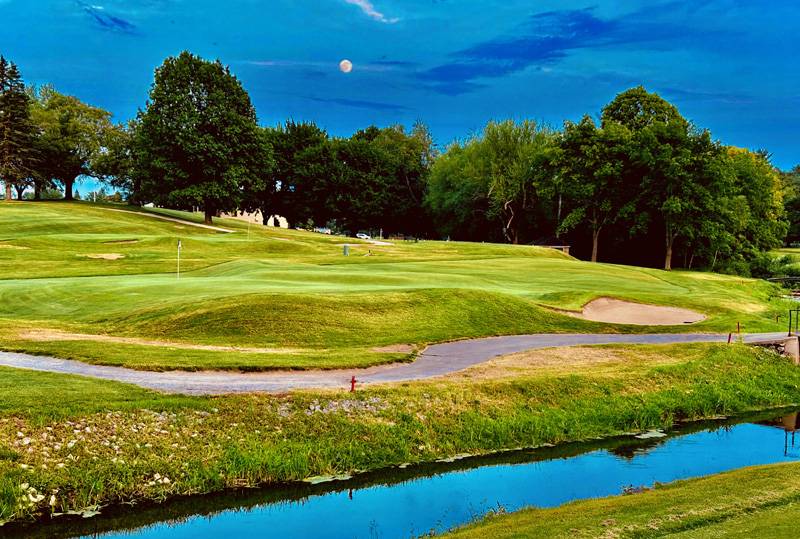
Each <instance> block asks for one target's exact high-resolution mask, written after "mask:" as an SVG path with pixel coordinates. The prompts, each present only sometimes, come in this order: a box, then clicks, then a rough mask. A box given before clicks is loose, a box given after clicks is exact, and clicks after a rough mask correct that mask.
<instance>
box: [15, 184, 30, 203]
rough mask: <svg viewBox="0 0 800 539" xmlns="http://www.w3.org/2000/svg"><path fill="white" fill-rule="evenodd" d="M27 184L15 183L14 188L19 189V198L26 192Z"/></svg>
mask: <svg viewBox="0 0 800 539" xmlns="http://www.w3.org/2000/svg"><path fill="white" fill-rule="evenodd" d="M25 187H27V186H26V185H25V184H21V185H15V186H14V189H16V190H17V200H22V197H23V195H24V194H25Z"/></svg>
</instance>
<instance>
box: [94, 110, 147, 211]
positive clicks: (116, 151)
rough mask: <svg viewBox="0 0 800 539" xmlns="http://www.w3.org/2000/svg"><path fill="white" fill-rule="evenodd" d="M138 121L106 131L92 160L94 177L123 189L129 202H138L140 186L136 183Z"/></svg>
mask: <svg viewBox="0 0 800 539" xmlns="http://www.w3.org/2000/svg"><path fill="white" fill-rule="evenodd" d="M136 127H137V124H136V121H130V122H128V124H127V125H125V124H115V125H111V126H110V127H109V128H108V129H106V130H105V133H104V137H103V144H102V147H101V148H100V151H99V152H98V153H97V155H96V156H95V157H94V159H93V160H92V173H93V174H94V176H95V177H96V178H98V179H100V180H102V181H104V182H106V183H108V184H109V185H111V186H112V187H115V188H117V189H121V190H122V191H123V192H124V193H126V194H127V196H128V200H129V201H131V202H135V201H136V195H137V194H138V193H139V191H140V189H139V186H138V185H136V184H135V183H134V170H135V166H136V165H135V162H134V151H135V149H134V145H133V144H134V136H135V133H136Z"/></svg>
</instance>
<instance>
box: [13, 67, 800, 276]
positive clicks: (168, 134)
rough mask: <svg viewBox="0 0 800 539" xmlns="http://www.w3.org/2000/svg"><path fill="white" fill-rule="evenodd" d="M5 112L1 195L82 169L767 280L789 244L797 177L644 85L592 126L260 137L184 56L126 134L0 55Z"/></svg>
mask: <svg viewBox="0 0 800 539" xmlns="http://www.w3.org/2000/svg"><path fill="white" fill-rule="evenodd" d="M0 112H1V113H2V114H0V179H2V180H4V182H5V185H6V199H11V198H12V189H13V190H16V191H17V195H18V198H21V196H22V194H23V193H24V192H26V190H28V191H30V190H32V191H33V198H39V197H40V196H41V193H42V192H43V191H45V190H49V189H52V188H53V187H54V186H59V187H61V188H62V189H63V190H64V198H66V199H71V198H72V194H73V184H74V182H75V181H76V179H77V178H79V177H81V176H93V177H96V178H99V179H101V180H103V181H104V182H106V183H108V184H109V185H111V186H113V187H115V188H117V189H120V190H122V191H123V192H124V193H125V194H126V197H127V199H128V201H129V202H131V203H135V204H144V203H154V204H156V205H160V206H165V207H171V208H177V209H194V208H200V209H201V210H202V211H203V213H204V215H205V220H206V221H207V222H211V220H212V218H213V217H214V216H215V215H219V214H220V213H222V212H226V213H231V212H236V211H248V212H251V211H256V210H258V211H260V212H261V214H262V216H263V219H264V222H265V223H266V222H267V220H268V219H269V217H271V216H273V215H281V216H283V217H285V218H286V219H287V220H288V221H289V222H290V224H291V226H299V227H312V226H328V227H330V228H333V229H335V230H337V231H340V232H344V233H355V232H357V231H370V230H372V231H378V230H383V231H384V232H385V233H387V234H405V235H412V236H419V237H442V238H444V237H446V238H452V239H459V240H469V241H505V242H509V243H538V244H570V245H572V246H573V252H574V253H576V254H578V256H581V257H584V258H589V259H591V260H593V261H597V260H601V261H609V262H623V263H635V264H643V265H653V266H657V265H661V266H663V267H665V268H666V269H671V268H672V267H673V266H680V267H686V268H707V269H711V270H715V271H725V272H731V273H740V274H749V273H758V272H759V271H761V269H760V268H761V267H762V266H764V265H765V264H768V262H767V261H766V260H767V257H766V255H765V253H766V252H768V251H769V250H770V249H773V248H775V247H778V246H780V245H781V244H782V243H783V241H784V240H785V239H786V238H787V233H789V238H790V239H791V238H792V237H796V238H797V240H800V228H798V227H800V225H798V221H800V197H798V194H797V193H798V192H800V174H798V169H797V168H796V169H795V170H794V171H793V172H787V173H781V172H780V171H778V170H777V169H776V168H775V167H774V166H773V165H772V164H771V163H770V156H769V154H768V153H767V152H765V151H756V152H753V151H749V150H745V149H740V148H735V147H730V146H725V145H724V144H722V143H721V142H719V141H717V140H714V139H713V138H712V136H711V134H710V133H709V131H708V130H704V129H700V128H698V127H697V126H695V125H693V124H692V123H691V122H689V121H687V120H686V119H685V118H684V117H683V116H681V114H680V112H679V111H678V109H677V108H676V107H675V106H674V105H672V104H671V103H669V102H667V101H666V100H664V99H662V98H661V97H660V96H658V95H657V94H654V93H650V92H647V91H646V90H645V89H644V88H642V87H637V88H631V89H629V90H626V91H624V92H622V93H620V94H619V95H618V96H617V97H616V98H615V99H614V100H613V101H612V102H611V103H609V104H608V105H606V106H605V107H604V108H603V109H602V111H601V113H600V114H599V117H598V119H597V120H594V119H593V118H592V117H591V116H589V115H587V116H584V117H583V119H581V120H580V121H578V122H565V124H564V126H563V128H561V129H555V128H552V127H550V126H546V125H542V124H539V123H537V122H534V121H530V120H526V121H521V122H513V121H503V122H494V121H493V122H489V123H488V124H487V125H486V127H485V128H484V129H483V131H482V132H480V133H478V134H475V135H474V136H472V137H469V138H468V139H466V140H463V141H456V142H454V143H452V144H451V145H450V146H448V147H447V148H445V149H444V151H441V152H439V151H438V150H437V148H436V146H435V145H434V143H433V139H432V137H431V135H430V132H429V131H428V129H427V128H426V126H425V125H424V124H422V123H421V122H418V123H416V124H415V125H414V126H413V127H412V128H411V129H408V130H407V129H405V128H404V127H402V126H392V127H386V128H378V127H375V126H371V127H368V128H366V129H363V130H361V131H358V132H356V133H355V134H353V135H352V136H351V137H349V138H344V137H332V136H330V135H329V134H327V133H326V132H325V131H324V130H323V129H321V128H319V127H318V126H316V125H315V124H314V123H312V122H294V121H292V120H289V121H287V122H285V123H284V124H282V125H279V126H275V127H261V126H260V125H259V124H258V121H257V117H256V112H255V108H254V107H253V104H252V102H251V100H250V97H249V95H248V94H247V92H246V90H245V89H244V88H243V86H242V84H241V82H240V81H239V80H238V79H237V78H236V77H235V75H233V74H232V73H231V72H230V70H229V69H228V67H226V66H224V65H223V64H221V63H220V62H219V61H214V62H211V61H207V60H204V59H202V58H200V57H198V56H195V55H193V54H190V53H188V52H184V53H181V54H180V55H178V56H176V57H171V58H167V59H166V60H165V62H164V63H163V64H162V65H161V66H160V67H159V68H158V69H157V70H156V72H155V79H154V82H153V85H152V87H151V90H150V93H149V96H148V100H147V102H146V105H145V107H144V108H143V109H141V110H140V111H139V113H138V114H137V116H136V118H135V119H133V120H131V121H130V122H128V123H127V124H114V123H112V122H111V115H110V114H109V113H108V112H106V111H103V110H102V109H99V108H96V107H92V106H90V105H87V104H85V103H82V102H81V101H79V100H78V99H76V98H74V97H71V96H66V95H62V94H60V93H59V92H57V91H56V90H55V89H54V88H52V87H51V86H43V87H40V88H32V87H26V86H25V85H24V84H23V82H22V79H21V76H20V73H19V70H18V68H17V67H16V66H15V65H14V64H13V63H11V62H8V61H6V60H5V59H0ZM790 224H791V226H790ZM792 234H793V235H794V236H792Z"/></svg>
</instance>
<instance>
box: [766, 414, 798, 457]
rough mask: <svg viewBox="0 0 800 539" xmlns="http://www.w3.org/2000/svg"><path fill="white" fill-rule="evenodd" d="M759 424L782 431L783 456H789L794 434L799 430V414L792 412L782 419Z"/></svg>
mask: <svg viewBox="0 0 800 539" xmlns="http://www.w3.org/2000/svg"><path fill="white" fill-rule="evenodd" d="M759 424H761V425H766V426H768V427H776V428H779V429H783V431H784V439H783V454H784V456H789V453H790V451H793V450H794V449H795V433H796V432H797V431H798V430H800V413H798V412H794V413H792V414H787V415H785V416H783V417H778V418H775V419H770V420H767V421H760V422H759Z"/></svg>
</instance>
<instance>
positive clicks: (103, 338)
mask: <svg viewBox="0 0 800 539" xmlns="http://www.w3.org/2000/svg"><path fill="white" fill-rule="evenodd" d="M19 336H20V338H21V339H26V340H30V341H95V342H111V343H121V344H138V345H140V346H159V347H163V348H180V349H182V350H207V351H209V352H241V353H244V354H295V353H297V352H299V350H297V349H294V348H249V347H238V346H215V345H209V344H187V343H176V342H167V341H155V340H149V339H138V338H135V337H115V336H113V335H91V334H86V333H68V332H66V331H59V330H57V329H34V330H30V331H24V332H22V333H20V334H19Z"/></svg>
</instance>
